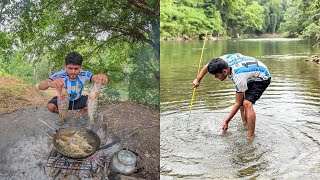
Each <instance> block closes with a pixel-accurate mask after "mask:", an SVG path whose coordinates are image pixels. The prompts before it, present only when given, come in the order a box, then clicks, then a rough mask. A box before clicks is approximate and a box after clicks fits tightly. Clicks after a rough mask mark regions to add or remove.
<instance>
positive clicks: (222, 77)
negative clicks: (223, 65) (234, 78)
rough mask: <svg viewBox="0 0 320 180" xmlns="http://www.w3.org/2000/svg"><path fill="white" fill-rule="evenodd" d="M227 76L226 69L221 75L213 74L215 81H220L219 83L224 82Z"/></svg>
mask: <svg viewBox="0 0 320 180" xmlns="http://www.w3.org/2000/svg"><path fill="white" fill-rule="evenodd" d="M227 76H228V73H227V70H226V69H224V70H222V72H221V73H217V74H214V77H215V78H217V79H220V80H221V81H223V80H225V79H226V77H227Z"/></svg>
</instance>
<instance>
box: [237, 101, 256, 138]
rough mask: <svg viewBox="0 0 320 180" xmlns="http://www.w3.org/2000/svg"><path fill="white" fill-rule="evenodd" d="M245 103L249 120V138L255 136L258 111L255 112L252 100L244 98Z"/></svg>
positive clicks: (246, 115)
mask: <svg viewBox="0 0 320 180" xmlns="http://www.w3.org/2000/svg"><path fill="white" fill-rule="evenodd" d="M243 105H244V108H245V119H246V120H247V124H248V138H252V137H253V136H254V130H255V126H256V113H255V112H254V109H253V104H252V103H251V102H250V101H248V100H243ZM241 117H242V114H241Z"/></svg>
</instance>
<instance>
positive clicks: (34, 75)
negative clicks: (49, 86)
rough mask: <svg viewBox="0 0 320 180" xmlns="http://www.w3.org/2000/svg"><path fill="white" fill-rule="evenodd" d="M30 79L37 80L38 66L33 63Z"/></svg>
mask: <svg viewBox="0 0 320 180" xmlns="http://www.w3.org/2000/svg"><path fill="white" fill-rule="evenodd" d="M32 80H33V83H34V84H35V83H37V81H38V68H37V65H36V64H34V65H33V76H32Z"/></svg>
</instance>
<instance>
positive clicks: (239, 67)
mask: <svg viewBox="0 0 320 180" xmlns="http://www.w3.org/2000/svg"><path fill="white" fill-rule="evenodd" d="M207 72H209V73H210V74H213V75H214V76H215V78H218V79H220V80H221V81H223V80H224V79H225V78H226V77H227V76H228V77H229V78H230V79H231V80H232V81H233V83H234V84H235V85H236V96H235V100H236V102H235V104H234V105H233V107H232V109H231V111H230V113H229V114H228V115H227V117H226V118H225V120H224V121H223V123H222V130H223V131H226V130H227V129H228V124H229V122H230V120H231V119H232V118H233V116H234V115H235V114H236V113H237V111H238V109H240V111H241V118H242V121H243V124H244V125H247V126H248V138H252V137H253V136H254V130H255V124H256V114H255V112H254V109H253V104H255V102H256V101H257V100H258V99H259V98H260V96H261V95H262V93H263V92H264V91H265V90H266V88H267V87H268V86H269V84H270V81H271V76H270V73H269V71H268V68H267V67H266V65H264V64H263V63H262V62H260V61H258V60H256V59H255V58H252V57H249V56H244V55H242V54H239V53H236V54H227V55H223V56H221V57H219V58H213V59H212V60H211V61H210V62H209V63H208V64H207V65H205V67H204V68H203V69H202V70H201V72H200V73H199V75H198V76H197V78H196V79H195V80H194V81H193V87H194V88H196V87H198V86H199V85H200V81H201V79H202V78H203V76H204V75H205V74H206V73H207Z"/></svg>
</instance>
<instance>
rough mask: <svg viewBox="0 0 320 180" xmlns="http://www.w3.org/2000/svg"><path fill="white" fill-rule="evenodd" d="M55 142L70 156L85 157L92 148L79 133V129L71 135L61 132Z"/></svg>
mask: <svg viewBox="0 0 320 180" xmlns="http://www.w3.org/2000/svg"><path fill="white" fill-rule="evenodd" d="M56 142H57V143H58V144H59V146H60V147H61V148H62V151H63V152H64V153H65V154H66V155H68V156H70V157H85V156H88V155H89V154H90V153H92V152H93V150H94V149H93V147H92V146H91V145H90V144H89V143H88V142H87V140H86V139H85V138H84V137H82V136H81V135H79V131H77V132H76V133H74V134H73V135H71V136H70V134H69V135H64V134H62V135H61V136H60V137H59V138H57V139H56Z"/></svg>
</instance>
